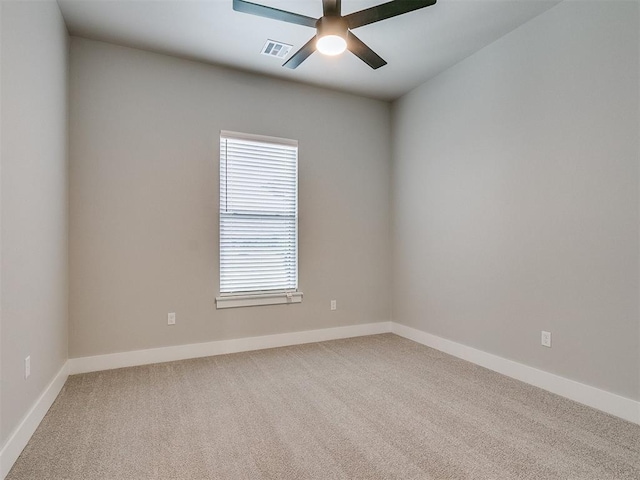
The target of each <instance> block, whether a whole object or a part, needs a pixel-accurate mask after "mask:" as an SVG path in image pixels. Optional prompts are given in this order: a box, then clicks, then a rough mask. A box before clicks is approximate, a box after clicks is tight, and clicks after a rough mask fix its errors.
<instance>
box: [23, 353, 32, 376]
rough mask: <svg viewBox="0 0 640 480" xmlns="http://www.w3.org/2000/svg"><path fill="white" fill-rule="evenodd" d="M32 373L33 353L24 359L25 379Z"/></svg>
mask: <svg viewBox="0 0 640 480" xmlns="http://www.w3.org/2000/svg"><path fill="white" fill-rule="evenodd" d="M29 375H31V355H29V356H28V357H27V358H25V359H24V379H25V380H26V379H27V378H29Z"/></svg>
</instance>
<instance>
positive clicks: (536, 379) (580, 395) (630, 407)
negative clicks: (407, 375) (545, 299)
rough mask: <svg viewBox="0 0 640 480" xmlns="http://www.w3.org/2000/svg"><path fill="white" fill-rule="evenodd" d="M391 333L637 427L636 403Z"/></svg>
mask: <svg viewBox="0 0 640 480" xmlns="http://www.w3.org/2000/svg"><path fill="white" fill-rule="evenodd" d="M391 331H392V332H393V333H395V334H396V335H400V336H401V337H405V338H408V339H409V340H413V341H414V342H418V343H421V344H423V345H426V346H428V347H431V348H435V349H436V350H440V351H442V352H445V353H448V354H450V355H453V356H454V357H458V358H462V359H463V360H467V361H469V362H471V363H475V364H476V365H480V366H482V367H485V368H488V369H489V370H493V371H494V372H498V373H501V374H503V375H506V376H508V377H511V378H515V379H517V380H520V381H522V382H525V383H528V384H530V385H534V386H536V387H540V388H542V389H544V390H547V391H549V392H552V393H555V394H557V395H560V396H562V397H566V398H569V399H571V400H574V401H576V402H578V403H582V404H584V405H588V406H589V407H593V408H596V409H598V410H602V411H603V412H607V413H610V414H612V415H615V416H617V417H620V418H623V419H625V420H628V421H630V422H634V423H637V424H640V402H638V401H635V400H632V399H630V398H625V397H622V396H620V395H616V394H615V393H610V392H607V391H605V390H601V389H599V388H595V387H592V386H589V385H585V384H583V383H580V382H576V381H574V380H570V379H568V378H565V377H561V376H559V375H555V374H553V373H549V372H545V371H543V370H538V369H537V368H533V367H529V366H527V365H524V364H522V363H518V362H514V361H512V360H507V359H506V358H503V357H499V356H497V355H493V354H491V353H487V352H483V351H482V350H477V349H475V348H472V347H468V346H466V345H462V344H460V343H456V342H453V341H451V340H447V339H445V338H441V337H438V336H436V335H431V334H429V333H426V332H423V331H421V330H417V329H415V328H411V327H407V326H405V325H401V324H399V323H395V322H391Z"/></svg>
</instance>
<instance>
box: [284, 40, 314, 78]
mask: <svg viewBox="0 0 640 480" xmlns="http://www.w3.org/2000/svg"><path fill="white" fill-rule="evenodd" d="M315 51H316V37H315V36H313V37H312V38H311V40H309V41H308V42H307V43H305V44H304V45H303V46H302V48H301V49H300V50H298V51H297V52H296V53H294V54H293V55H291V57H289V60H287V61H286V62H284V64H282V66H283V67H287V68H291V69H292V70H293V69H294V68H296V67H297V66H298V65H300V64H301V63H302V62H304V61H305V60H306V59H307V58H309V55H311V54H312V53H313V52H315Z"/></svg>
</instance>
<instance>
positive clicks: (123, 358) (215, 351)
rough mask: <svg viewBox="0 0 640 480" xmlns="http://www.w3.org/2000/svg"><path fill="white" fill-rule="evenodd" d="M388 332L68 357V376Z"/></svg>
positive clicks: (328, 331)
mask: <svg viewBox="0 0 640 480" xmlns="http://www.w3.org/2000/svg"><path fill="white" fill-rule="evenodd" d="M390 331H391V322H379V323H366V324H362V325H350V326H347V327H334V328H323V329H320V330H306V331H302V332H291V333H279V334H275V335H264V336H260V337H247V338H238V339H233V340H218V341H215V342H207V343H193V344H190V345H177V346H174V347H162V348H152V349H149V350H136V351H132V352H122V353H111V354H108V355H97V356H94V357H80V358H70V359H69V374H70V375H75V374H77V373H87V372H98V371H101V370H111V369H114V368H123V367H133V366H136V365H148V364H151V363H161V362H171V361H174V360H185V359H187V358H199V357H209V356H212V355H222V354H225V353H238V352H247V351H251V350H262V349H265V348H275V347H286V346H289V345H300V344H304V343H314V342H323V341H326V340H337V339H339V338H350V337H361V336H365V335H375V334H377V333H388V332H390Z"/></svg>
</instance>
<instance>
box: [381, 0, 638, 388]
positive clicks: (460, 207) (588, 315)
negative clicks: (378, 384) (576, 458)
mask: <svg viewBox="0 0 640 480" xmlns="http://www.w3.org/2000/svg"><path fill="white" fill-rule="evenodd" d="M638 29H639V25H638V4H637V2H563V3H561V4H559V5H558V6H556V7H554V8H552V9H551V10H549V11H547V12H545V13H543V14H542V15H540V16H539V17H537V18H535V19H534V20H532V21H531V22H529V23H527V24H525V25H523V26H521V27H520V28H518V29H516V30H515V31H513V32H511V33H510V34H508V35H507V36H505V37H503V38H501V39H500V40H498V41H496V42H495V43H493V44H491V45H489V46H488V47H486V48H484V49H483V50H481V51H480V52H478V53H476V54H475V55H473V56H472V57H469V58H468V59H466V60H464V61H463V62H461V63H459V64H458V65H456V66H455V67H453V68H451V69H450V70H448V71H446V72H444V73H443V74H441V75H439V76H438V77H436V78H434V79H433V80H431V81H429V82H427V83H426V84H424V85H422V86H421V87H419V88H418V89H416V90H415V91H413V92H411V93H409V94H407V95H405V96H404V97H402V98H401V99H400V100H399V101H397V102H396V103H395V105H394V120H393V131H394V151H393V157H392V158H393V167H392V170H393V181H392V188H391V190H392V213H391V218H392V219H393V226H392V230H393V237H392V238H393V239H392V244H393V256H392V264H393V266H394V268H393V287H394V288H393V300H392V305H393V308H392V315H393V318H394V320H395V321H397V322H400V323H403V324H406V325H409V326H413V327H415V328H419V329H422V330H425V331H427V332H429V333H432V334H435V335H439V336H442V337H445V338H448V339H452V340H454V341H456V342H460V343H463V344H466V345H470V346H473V347H476V348H479V349H481V350H485V351H488V352H491V353H494V354H497V355H501V356H504V357H507V358H510V359H513V360H516V361H519V362H522V363H525V364H527V365H531V366H534V367H538V368H541V369H543V370H546V371H549V372H554V373H557V374H560V375H562V376H565V377H568V378H572V379H575V380H578V381H580V382H583V383H586V384H590V385H594V386H596V387H599V388H602V389H605V390H608V391H610V392H614V393H618V394H620V395H623V396H626V397H629V398H633V399H640V393H639V385H638V381H639V376H640V372H639V369H640V357H639V355H640V344H639V339H640V334H639V315H638V300H639V298H638V289H639V282H638V260H639V258H638V247H639V238H638V214H639V209H638V161H639V148H638V121H639V103H638V85H639V83H638V82H639V77H638V71H639V69H638V48H639V47H638ZM541 330H549V331H551V332H552V335H553V347H552V348H551V349H548V348H544V347H542V346H541V345H540V331H541Z"/></svg>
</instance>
